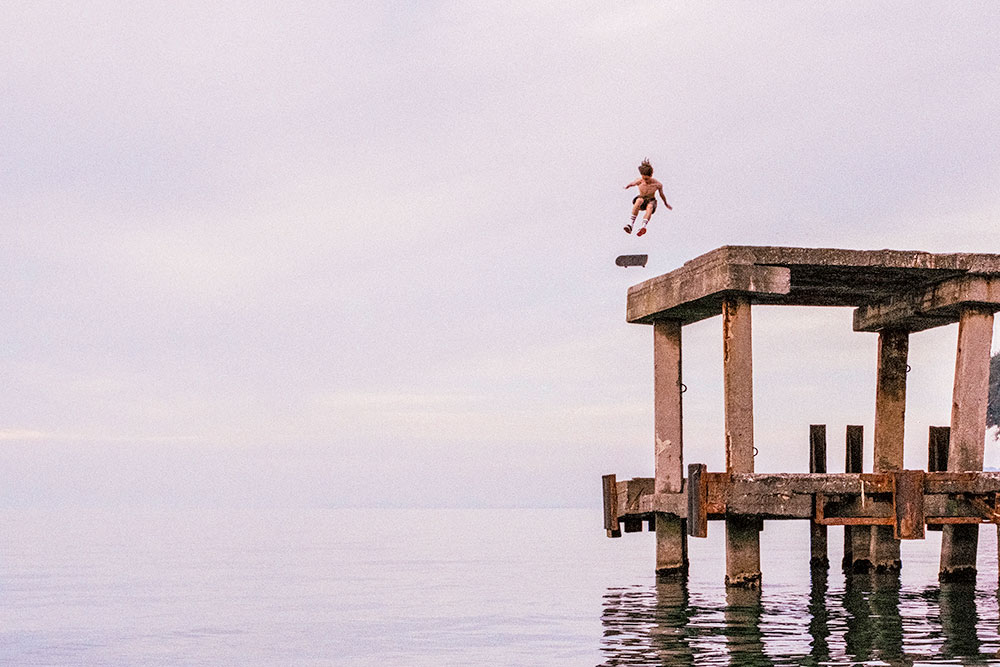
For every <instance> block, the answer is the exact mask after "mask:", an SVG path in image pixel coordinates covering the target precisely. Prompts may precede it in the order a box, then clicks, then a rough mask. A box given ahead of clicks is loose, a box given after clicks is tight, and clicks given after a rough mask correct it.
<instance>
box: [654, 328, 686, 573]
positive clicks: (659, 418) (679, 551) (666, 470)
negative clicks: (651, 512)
mask: <svg viewBox="0 0 1000 667" xmlns="http://www.w3.org/2000/svg"><path fill="white" fill-rule="evenodd" d="M653 422H654V431H655V433H654V437H655V443H656V450H655V454H654V456H655V459H654V461H655V463H654V465H655V473H654V483H653V484H654V491H655V493H680V492H681V485H682V483H683V481H684V441H683V411H682V409H681V323H680V322H678V321H676V320H665V319H664V320H657V321H656V322H654V323H653ZM687 567H688V557H687V527H686V526H685V525H684V522H683V520H681V519H680V518H679V517H677V516H674V515H673V514H664V513H657V514H656V572H657V573H659V574H681V573H684V572H686V571H687Z"/></svg>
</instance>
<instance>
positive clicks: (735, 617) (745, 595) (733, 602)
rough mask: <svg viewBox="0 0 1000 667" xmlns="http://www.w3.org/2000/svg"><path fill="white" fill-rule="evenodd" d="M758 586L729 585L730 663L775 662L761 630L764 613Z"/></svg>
mask: <svg viewBox="0 0 1000 667" xmlns="http://www.w3.org/2000/svg"><path fill="white" fill-rule="evenodd" d="M763 610H764V608H763V605H762V604H761V601H760V589H759V588H744V587H738V586H730V587H728V588H726V611H725V614H724V616H725V619H726V630H725V632H726V642H727V646H728V648H729V664H731V665H772V664H774V663H773V662H772V661H771V660H770V659H769V658H768V657H767V655H766V654H765V653H764V635H763V633H762V632H761V630H760V618H761V615H762V613H763Z"/></svg>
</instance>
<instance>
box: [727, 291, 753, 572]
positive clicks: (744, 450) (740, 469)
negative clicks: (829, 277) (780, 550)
mask: <svg viewBox="0 0 1000 667" xmlns="http://www.w3.org/2000/svg"><path fill="white" fill-rule="evenodd" d="M750 309H751V307H750V300H749V299H748V298H746V297H730V298H727V299H726V300H725V301H724V302H723V304H722V356H723V362H722V367H723V379H724V391H725V411H726V472H728V473H746V472H753V458H754V455H753V450H754V447H753V340H752V321H751V315H750ZM760 528H761V522H760V520H759V519H757V518H756V517H751V516H730V517H727V518H726V585H727V586H743V587H747V588H758V587H759V586H760Z"/></svg>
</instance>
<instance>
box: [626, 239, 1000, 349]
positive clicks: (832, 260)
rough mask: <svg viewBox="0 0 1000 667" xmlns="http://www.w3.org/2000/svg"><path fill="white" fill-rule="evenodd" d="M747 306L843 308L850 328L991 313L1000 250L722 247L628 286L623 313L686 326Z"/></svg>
mask: <svg viewBox="0 0 1000 667" xmlns="http://www.w3.org/2000/svg"><path fill="white" fill-rule="evenodd" d="M734 295H741V296H744V297H746V298H749V300H750V303H751V304H753V305H783V306H849V307H854V308H857V309H858V310H857V311H856V312H855V326H854V328H855V329H856V330H858V331H879V330H881V329H885V328H899V329H904V330H907V331H921V330H924V329H928V328H932V327H936V326H941V325H944V324H950V323H952V322H957V321H958V318H959V310H960V308H959V306H962V305H969V304H976V305H982V306H985V307H987V308H989V309H992V310H994V311H996V310H1000V255H994V254H978V253H949V254H934V253H929V252H920V251H907V250H844V249H836V248H782V247H763V246H723V247H721V248H718V249H716V250H713V251H711V252H709V253H706V254H704V255H702V256H700V257H697V258H695V259H693V260H691V261H689V262H686V263H685V264H684V265H683V266H682V267H680V268H679V269H676V270H674V271H671V272H670V273H667V274H664V275H661V276H658V277H656V278H651V279H650V280H647V281H645V282H642V283H639V284H638V285H635V286H633V287H631V288H630V289H629V291H628V303H627V315H626V319H627V321H629V322H632V323H643V324H651V323H652V322H653V321H654V320H656V319H662V318H666V319H671V320H677V321H680V322H681V323H682V324H690V323H692V322H697V321H699V320H703V319H706V318H709V317H713V316H715V315H719V314H721V313H722V303H723V300H724V299H725V298H726V297H731V296H734Z"/></svg>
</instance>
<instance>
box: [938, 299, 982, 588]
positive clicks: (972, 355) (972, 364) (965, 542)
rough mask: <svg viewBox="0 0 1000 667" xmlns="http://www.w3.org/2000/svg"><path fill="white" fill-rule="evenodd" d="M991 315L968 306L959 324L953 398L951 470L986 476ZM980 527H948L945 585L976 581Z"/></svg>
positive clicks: (944, 548)
mask: <svg viewBox="0 0 1000 667" xmlns="http://www.w3.org/2000/svg"><path fill="white" fill-rule="evenodd" d="M992 341H993V312H992V311H991V310H986V309H983V308H977V307H975V306H964V307H963V308H962V311H961V316H960V319H959V321H958V353H957V354H956V357H955V385H954V389H953V391H952V398H951V440H950V443H949V445H948V470H949V471H953V472H961V471H969V470H982V469H983V455H984V453H985V452H984V448H985V440H986V404H987V400H988V394H989V382H990V345H991V343H992ZM978 546H979V526H978V525H977V524H967V525H961V524H958V525H951V526H945V527H944V529H943V530H942V535H941V567H940V571H939V573H938V578H939V579H941V580H942V581H961V580H973V581H974V580H975V578H976V550H977V548H978Z"/></svg>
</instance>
